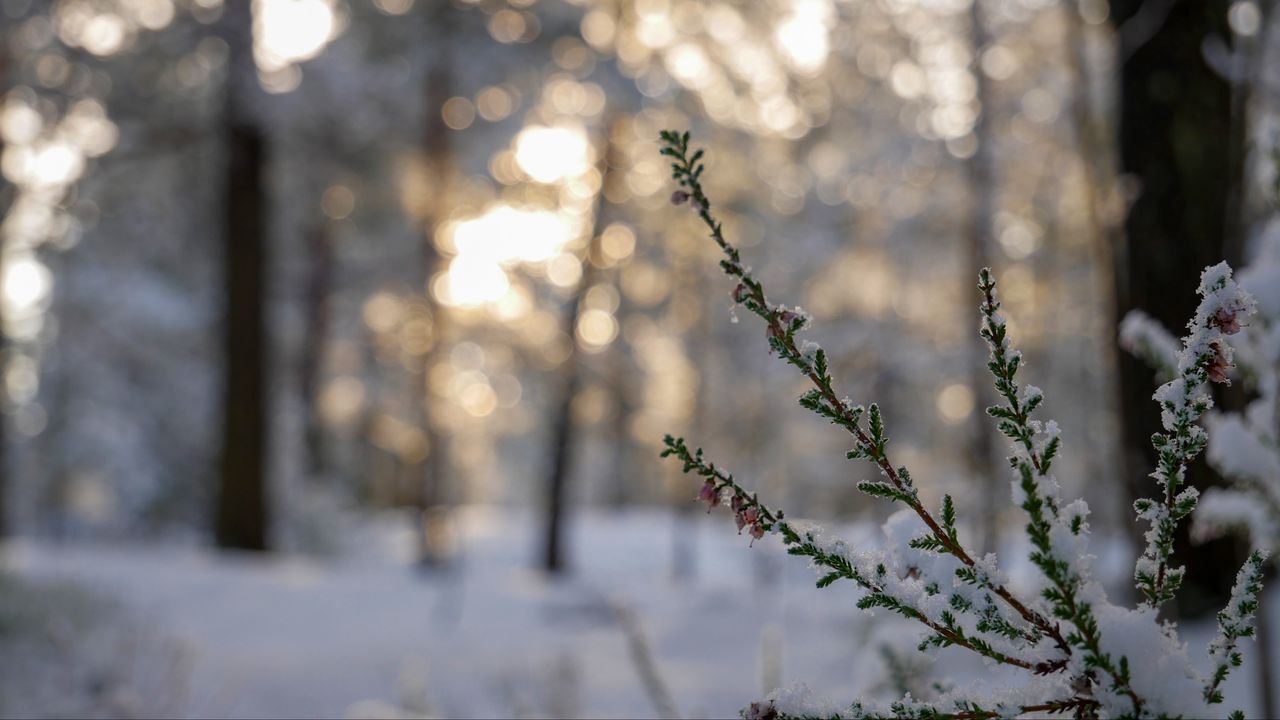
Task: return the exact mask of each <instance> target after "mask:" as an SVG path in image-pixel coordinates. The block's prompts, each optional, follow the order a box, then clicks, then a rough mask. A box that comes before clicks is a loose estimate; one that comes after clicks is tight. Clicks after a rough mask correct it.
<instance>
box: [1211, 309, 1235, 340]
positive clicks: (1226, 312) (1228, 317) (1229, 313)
mask: <svg viewBox="0 0 1280 720" xmlns="http://www.w3.org/2000/svg"><path fill="white" fill-rule="evenodd" d="M1213 320H1214V323H1215V324H1216V325H1217V326H1218V329H1219V330H1221V331H1222V332H1223V334H1225V335H1235V334H1236V333H1238V332H1240V318H1238V317H1236V311H1235V310H1232V309H1230V308H1225V307H1221V308H1218V312H1216V313H1214V315H1213Z"/></svg>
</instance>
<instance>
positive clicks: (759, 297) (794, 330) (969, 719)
mask: <svg viewBox="0 0 1280 720" xmlns="http://www.w3.org/2000/svg"><path fill="white" fill-rule="evenodd" d="M661 140H662V154H663V155H666V156H668V157H670V158H671V160H672V177H673V179H674V180H675V181H676V183H677V185H678V189H677V190H676V191H675V192H674V193H673V194H672V196H671V201H672V203H673V204H675V205H687V206H690V207H691V208H692V209H693V210H694V211H695V212H696V213H697V215H698V217H699V218H700V219H701V220H702V222H703V224H705V225H706V227H707V229H708V230H709V233H710V237H711V240H712V241H713V242H715V243H716V245H717V246H718V247H719V248H720V250H721V251H722V252H723V254H724V258H723V259H722V260H721V261H720V266H721V268H722V269H723V270H724V272H725V273H726V274H727V275H729V276H730V277H731V278H732V279H733V280H735V281H736V286H735V287H734V288H733V290H732V297H733V300H734V302H736V303H737V304H739V305H742V306H743V307H744V308H746V309H747V310H748V311H750V312H751V313H753V314H755V315H757V316H758V317H760V318H761V320H763V321H764V324H765V336H766V339H767V342H768V346H769V349H770V351H771V352H772V353H773V354H775V355H777V356H778V357H780V358H782V359H783V360H784V361H786V362H787V363H788V364H790V365H792V366H794V367H795V368H796V369H797V370H798V371H799V372H800V374H801V375H803V376H804V377H805V378H806V379H807V380H808V381H809V384H810V385H811V388H810V389H809V390H808V391H807V392H805V393H804V394H803V395H802V396H801V398H800V405H801V406H803V407H804V408H806V409H808V410H810V411H811V412H813V413H815V414H817V415H819V416H820V417H823V418H825V419H827V420H828V421H829V422H831V423H833V424H835V425H837V426H838V427H840V428H841V429H843V430H844V431H846V432H847V433H849V435H850V436H851V438H852V441H853V448H852V449H851V450H850V451H849V453H848V457H849V459H851V460H861V461H866V462H868V463H870V464H871V465H872V466H873V467H875V468H876V469H877V471H878V474H879V477H878V478H877V479H873V480H864V481H862V482H860V483H859V484H858V488H859V489H860V490H862V491H863V492H865V493H867V494H869V495H872V496H875V497H879V498H882V499H885V500H888V501H890V502H892V503H901V505H902V506H903V507H902V509H900V510H899V511H898V512H896V513H894V514H893V515H892V516H891V517H890V518H889V519H888V521H887V522H886V523H885V525H884V534H885V542H884V544H883V546H880V547H871V548H855V547H853V546H851V545H850V544H848V543H847V542H845V541H844V540H841V539H840V538H838V537H835V536H833V535H831V534H830V533H828V532H826V531H825V530H823V529H822V528H821V527H819V526H817V525H813V524H809V523H799V522H794V521H792V520H790V519H786V518H784V515H783V513H782V511H781V510H777V511H775V510H771V509H770V508H768V507H766V506H765V505H764V504H763V503H762V502H761V501H760V499H759V498H758V497H757V496H756V495H755V494H754V493H751V492H748V491H747V490H746V489H745V488H743V486H742V485H740V484H739V483H738V482H737V481H736V480H735V479H734V477H733V475H732V473H730V472H728V471H727V470H725V469H724V468H722V467H720V466H718V465H716V464H715V463H711V462H708V461H707V460H705V459H704V457H703V454H702V450H701V449H694V450H691V449H690V448H689V446H688V445H687V444H686V442H685V440H684V439H683V438H675V437H672V436H669V435H668V436H667V437H666V438H664V444H665V449H664V450H663V452H662V455H663V457H673V458H676V459H678V460H679V461H680V462H681V463H682V465H683V470H684V472H685V473H691V474H694V475H697V476H698V477H701V478H702V480H703V485H702V488H701V490H700V491H699V493H698V499H700V500H701V501H703V502H705V503H707V504H708V506H709V510H708V512H710V509H714V508H717V507H720V506H721V505H726V504H727V505H728V507H729V508H730V510H731V511H732V512H733V515H734V518H735V521H736V524H737V526H738V531H739V533H741V532H742V531H744V530H745V531H746V532H747V534H748V535H749V536H750V537H751V538H752V543H754V541H755V540H757V539H760V538H763V537H764V536H765V535H767V534H776V535H778V536H780V538H781V540H782V543H783V544H784V545H785V546H786V547H787V550H788V552H789V553H790V554H792V555H797V556H800V557H807V558H809V560H810V563H811V565H812V566H813V568H814V569H815V570H816V571H817V572H818V574H819V577H818V581H817V585H818V587H819V588H822V587H827V586H829V585H832V584H834V583H837V582H839V581H842V580H848V581H851V582H852V583H853V584H854V585H855V586H856V587H857V588H858V590H859V593H860V594H859V599H858V607H859V608H861V609H863V610H867V611H869V612H872V611H875V610H888V611H890V612H892V613H896V614H898V615H901V616H903V617H905V618H908V619H909V620H912V621H914V622H916V623H918V624H919V626H921V627H922V629H923V631H924V634H923V635H922V639H921V641H920V643H919V649H920V650H921V651H925V650H929V649H940V648H960V649H962V650H964V651H968V652H971V653H974V654H976V655H978V656H980V657H982V658H983V660H984V661H985V662H987V663H989V664H991V665H993V666H997V667H1001V668H1004V669H1005V671H1006V673H1005V674H1004V675H1001V676H1000V677H1002V678H1003V677H1006V676H1012V677H1013V678H1016V679H1017V680H1016V681H1015V682H1013V683H1012V684H1009V683H1005V684H999V685H996V684H988V683H979V684H978V685H974V686H969V687H966V688H963V689H942V688H936V690H937V692H936V693H935V695H936V696H935V697H930V698H916V697H912V696H911V695H906V696H904V697H902V698H900V699H899V700H896V701H893V702H891V703H889V704H886V705H877V704H874V703H872V702H870V701H869V700H865V699H860V700H858V701H856V702H853V703H851V704H849V705H847V706H845V707H843V708H840V707H837V706H835V705H833V704H831V703H828V702H826V701H823V700H820V699H815V698H813V697H811V695H810V694H809V693H808V691H807V689H805V688H804V687H803V686H796V687H792V688H787V689H783V690H779V691H775V692H774V693H773V694H771V695H770V696H769V697H767V698H765V699H763V700H761V701H758V702H755V703H752V704H751V705H750V706H749V707H748V708H746V709H744V710H743V717H744V718H748V719H752V720H780V719H782V718H817V717H821V718H881V717H885V718H888V717H892V718H934V719H937V718H953V719H957V720H982V719H986V718H997V717H1012V716H1017V715H1025V714H1036V715H1046V714H1047V715H1053V714H1068V713H1069V714H1071V715H1073V716H1075V717H1125V718H1145V717H1180V716H1184V715H1189V716H1194V717H1199V716H1204V715H1205V714H1206V712H1207V709H1208V706H1209V705H1210V704H1213V703H1218V702H1221V701H1222V699H1223V698H1222V695H1221V692H1220V691H1219V690H1218V686H1219V685H1220V684H1221V682H1222V678H1224V677H1225V676H1226V673H1227V672H1228V671H1229V669H1230V668H1231V667H1234V666H1235V665H1238V664H1239V659H1240V655H1239V652H1238V650H1237V649H1236V642H1237V640H1238V639H1239V638H1242V637H1248V636H1249V635H1250V634H1251V633H1252V625H1251V622H1252V617H1253V612H1254V610H1255V609H1256V607H1257V593H1258V590H1259V583H1260V577H1261V574H1260V570H1259V567H1260V564H1261V562H1262V560H1261V555H1255V556H1254V557H1251V559H1250V563H1249V564H1247V565H1246V567H1245V568H1244V569H1243V570H1242V571H1241V575H1240V579H1239V580H1238V582H1237V591H1236V592H1235V593H1234V594H1233V596H1232V603H1231V605H1229V606H1228V608H1227V609H1226V610H1224V611H1223V613H1222V614H1221V615H1220V616H1219V624H1220V634H1219V638H1218V639H1217V640H1215V641H1214V643H1212V644H1211V645H1210V657H1211V660H1212V661H1213V663H1214V664H1215V668H1218V669H1216V670H1215V674H1214V675H1213V676H1212V677H1210V678H1208V679H1204V678H1202V677H1201V676H1200V675H1199V674H1198V673H1197V672H1196V671H1195V669H1194V666H1193V665H1192V664H1191V662H1190V660H1189V658H1188V657H1187V653H1186V648H1185V645H1183V644H1182V643H1181V642H1180V641H1179V640H1178V638H1177V635H1176V631H1175V628H1174V627H1173V626H1172V625H1169V624H1165V623H1162V622H1161V621H1159V620H1158V618H1157V610H1156V606H1157V605H1158V604H1159V602H1161V601H1163V600H1164V599H1167V598H1168V597H1169V596H1171V594H1172V593H1173V591H1175V590H1176V589H1177V584H1178V580H1180V578H1181V572H1182V569H1181V568H1172V567H1170V566H1169V559H1170V554H1171V552H1172V547H1171V543H1166V541H1165V538H1166V536H1168V537H1171V532H1172V530H1171V527H1172V524H1174V523H1176V522H1177V520H1180V519H1181V518H1183V517H1185V515H1186V514H1187V513H1189V512H1190V510H1191V508H1193V507H1194V505H1195V502H1194V501H1195V497H1194V494H1192V493H1193V491H1187V490H1181V487H1182V485H1183V484H1184V478H1183V471H1184V466H1185V463H1186V462H1188V461H1189V460H1190V458H1192V457H1194V456H1195V455H1196V454H1198V453H1199V452H1200V451H1201V450H1202V449H1203V448H1204V444H1205V438H1204V431H1203V430H1201V429H1200V428H1199V426H1198V425H1196V421H1197V420H1198V419H1199V418H1200V416H1201V415H1203V414H1204V412H1205V411H1206V410H1208V407H1209V400H1208V396H1207V393H1205V391H1204V389H1203V388H1204V385H1205V383H1206V382H1208V381H1210V380H1212V381H1219V382H1221V381H1225V380H1226V372H1227V370H1228V369H1229V368H1230V367H1231V361H1232V350H1231V348H1230V346H1228V345H1227V344H1226V343H1225V341H1224V336H1225V335H1229V334H1232V333H1234V332H1236V331H1237V330H1238V329H1239V327H1240V324H1241V321H1242V320H1243V319H1244V318H1247V317H1248V316H1249V315H1250V314H1251V313H1252V311H1253V303H1252V300H1251V299H1250V297H1249V295H1248V294H1247V293H1244V292H1243V291H1241V290H1240V289H1239V288H1238V286H1236V284H1235V283H1234V281H1233V280H1232V279H1231V271H1230V268H1228V267H1227V266H1226V265H1225V264H1222V265H1219V266H1215V267H1213V268H1209V269H1207V270H1206V271H1205V275H1204V277H1203V279H1202V284H1201V295H1202V298H1203V299H1202V301H1201V304H1200V308H1199V309H1198V310H1197V313H1196V317H1195V318H1194V319H1193V320H1192V322H1191V323H1190V330H1191V332H1190V333H1189V334H1188V336H1187V337H1186V338H1185V339H1184V341H1183V344H1182V350H1181V351H1180V352H1179V353H1178V354H1177V358H1176V368H1175V369H1176V372H1177V377H1176V378H1174V379H1173V380H1171V381H1170V382H1169V383H1167V384H1166V385H1165V386H1163V387H1162V388H1161V389H1160V391H1158V392H1157V393H1156V398H1157V400H1159V402H1160V404H1161V408H1162V410H1163V411H1164V422H1165V429H1166V432H1165V433H1163V434H1161V435H1158V436H1157V438H1156V440H1155V442H1156V445H1157V448H1158V449H1160V450H1161V452H1162V460H1161V465H1160V467H1159V468H1157V471H1156V473H1155V476H1156V478H1157V480H1158V481H1159V482H1160V484H1161V487H1162V488H1163V489H1164V490H1165V497H1164V498H1162V499H1157V500H1149V501H1145V503H1143V502H1140V505H1141V507H1140V508H1139V513H1140V516H1141V517H1144V518H1146V519H1149V520H1151V521H1152V522H1153V530H1152V532H1151V533H1149V541H1150V542H1149V545H1148V549H1147V552H1146V553H1144V556H1143V558H1142V559H1140V561H1139V573H1138V575H1139V579H1140V585H1141V586H1142V587H1143V589H1144V592H1145V593H1146V594H1147V597H1148V602H1147V603H1145V604H1143V605H1140V606H1139V607H1137V608H1135V609H1127V608H1123V607H1119V606H1116V605H1113V604H1111V603H1110V602H1109V601H1108V600H1107V598H1106V595H1105V593H1104V592H1103V590H1102V589H1101V587H1100V586H1099V585H1098V583H1097V582H1096V581H1094V580H1093V579H1092V577H1091V562H1092V560H1093V556H1092V555H1091V554H1089V552H1088V540H1089V526H1088V523H1087V517H1088V512H1089V511H1088V507H1087V506H1086V505H1085V504H1084V502H1083V501H1080V500H1076V501H1074V502H1070V503H1064V502H1063V501H1062V499H1061V497H1060V495H1061V489H1060V487H1059V485H1058V483H1057V481H1056V480H1055V479H1054V477H1053V475H1052V473H1051V468H1052V466H1053V462H1054V459H1055V457H1056V456H1057V453H1058V451H1059V449H1060V446H1061V441H1060V439H1059V429H1058V426H1057V424H1056V423H1055V422H1053V421H1052V420H1048V421H1043V422H1042V421H1040V420H1036V419H1033V417H1032V416H1033V414H1034V413H1035V412H1036V411H1037V410H1038V409H1040V407H1041V406H1042V405H1043V402H1044V395H1043V393H1042V392H1041V391H1040V390H1039V389H1038V388H1036V387H1034V386H1030V385H1027V386H1022V385H1020V384H1019V382H1018V380H1017V374H1018V371H1019V370H1020V368H1021V366H1022V356H1021V354H1020V353H1018V352H1017V351H1016V350H1013V349H1012V347H1011V343H1010V340H1009V337H1008V328H1007V325H1006V322H1005V320H1004V318H1003V316H1002V315H1001V314H1000V312H999V311H1000V303H999V300H998V297H997V293H996V283H995V280H994V279H993V277H992V275H991V271H990V270H989V269H983V270H982V272H981V273H980V275H979V285H978V287H979V289H980V291H981V293H982V303H981V316H982V322H981V327H980V330H979V332H980V334H981V336H982V337H983V338H984V339H985V340H986V342H987V344H988V346H989V348H990V351H991V356H990V361H989V363H988V367H989V368H990V370H991V373H992V375H993V377H994V380H995V386H996V389H997V391H998V392H999V394H1000V396H1001V398H1003V404H1000V405H996V406H993V407H990V408H988V409H987V413H988V414H989V415H990V416H991V417H992V418H994V419H995V421H996V423H997V427H998V428H999V429H1000V431H1001V432H1002V433H1003V434H1004V435H1005V436H1006V437H1008V438H1009V439H1010V440H1011V441H1012V445H1011V448H1012V449H1011V453H1010V455H1009V465H1010V467H1011V469H1012V470H1013V476H1014V479H1013V483H1012V487H1013V494H1014V499H1015V501H1016V502H1017V504H1018V505H1019V506H1020V507H1021V508H1022V509H1023V511H1024V512H1025V513H1026V517H1027V525H1026V533H1027V537H1028V539H1029V540H1030V546H1031V555H1030V560H1031V562H1032V564H1033V565H1034V566H1035V567H1036V568H1038V570H1039V571H1040V573H1041V574H1042V575H1043V576H1044V579H1045V581H1046V582H1045V583H1042V584H1041V588H1042V589H1041V591H1040V593H1039V595H1037V596H1032V597H1020V596H1019V595H1018V594H1015V593H1014V592H1013V590H1011V589H1010V587H1009V585H1008V580H1007V578H1006V577H1005V575H1004V574H1003V573H1002V572H1001V571H1000V569H999V563H998V561H997V558H996V556H995V554H994V553H992V554H988V555H986V556H985V557H981V558H977V557H974V555H973V554H972V553H971V552H970V551H969V550H968V549H966V548H965V547H964V545H963V543H962V542H961V540H960V537H959V534H958V533H957V531H956V527H957V517H956V509H955V503H954V502H953V501H952V499H951V497H950V496H944V498H943V500H942V503H941V506H940V507H939V508H937V509H936V511H935V510H933V509H931V508H929V507H926V506H925V504H924V502H923V501H922V500H921V498H920V495H919V493H918V491H917V489H916V485H915V482H914V480H913V478H912V477H911V474H910V473H909V472H908V470H907V468H905V467H902V466H897V465H895V464H894V463H893V462H892V461H891V460H890V457H889V450H888V445H889V437H888V434H887V430H886V428H885V423H884V418H883V416H882V415H881V413H880V410H879V408H878V407H877V406H876V405H874V404H871V405H869V406H866V407H864V406H862V405H856V404H854V403H853V402H852V401H851V400H849V399H848V398H846V397H842V396H840V395H839V394H838V393H837V391H836V389H835V383H834V380H833V379H832V377H831V375H830V373H829V370H828V364H827V358H826V354H825V352H824V351H823V350H822V348H821V347H820V346H819V345H818V344H817V343H814V342H812V341H808V340H798V339H797V334H798V333H799V332H801V331H803V330H805V329H806V328H808V327H809V325H810V318H809V316H808V315H806V314H805V313H804V312H803V311H801V310H800V309H799V308H790V307H787V306H785V305H782V304H774V303H772V302H770V301H769V300H768V298H767V296H766V295H765V291H764V287H763V285H762V284H761V283H760V281H759V280H758V279H757V278H756V277H755V275H753V274H752V272H751V270H750V268H748V267H746V266H744V265H743V263H742V258H741V256H740V253H739V251H738V249H737V248H736V247H734V246H733V245H732V244H731V243H730V242H729V241H728V240H727V239H726V238H725V236H724V232H723V227H722V225H721V223H720V221H719V220H717V219H716V216H715V214H714V213H713V212H712V205H711V201H710V200H709V199H708V197H707V195H706V193H705V190H704V188H703V185H702V176H703V173H704V172H705V170H706V167H705V165H704V164H703V162H702V159H703V151H702V150H693V151H691V150H690V147H689V133H687V132H685V133H678V132H671V131H665V132H663V133H662V135H661ZM1143 337H1145V338H1147V340H1146V342H1147V343H1148V344H1149V345H1153V346H1154V347H1157V348H1158V349H1159V352H1161V353H1165V355H1167V354H1168V353H1167V351H1168V350H1169V342H1167V341H1166V340H1165V339H1164V338H1163V336H1160V335H1159V334H1158V333H1156V332H1154V331H1152V330H1151V329H1150V328H1147V330H1146V331H1145V335H1143ZM1171 364H1172V361H1171ZM1130 658H1134V659H1135V662H1133V663H1131V662H1130ZM1138 659H1140V660H1141V662H1137V660H1138Z"/></svg>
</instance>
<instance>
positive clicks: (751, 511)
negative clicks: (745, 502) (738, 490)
mask: <svg viewBox="0 0 1280 720" xmlns="http://www.w3.org/2000/svg"><path fill="white" fill-rule="evenodd" d="M742 519H743V520H746V521H747V524H748V525H749V524H751V523H754V522H756V521H757V520H759V519H760V508H757V507H749V508H747V509H745V510H743V511H742Z"/></svg>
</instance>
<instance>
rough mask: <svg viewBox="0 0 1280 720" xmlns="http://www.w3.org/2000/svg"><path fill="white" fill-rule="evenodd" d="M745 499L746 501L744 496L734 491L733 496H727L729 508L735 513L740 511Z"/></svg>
mask: <svg viewBox="0 0 1280 720" xmlns="http://www.w3.org/2000/svg"><path fill="white" fill-rule="evenodd" d="M746 501H747V500H746V498H744V497H742V496H741V495H739V494H737V493H734V495H733V497H731V498H729V509H730V510H732V511H734V512H735V513H737V512H741V511H742V505H743V503H745V502H746Z"/></svg>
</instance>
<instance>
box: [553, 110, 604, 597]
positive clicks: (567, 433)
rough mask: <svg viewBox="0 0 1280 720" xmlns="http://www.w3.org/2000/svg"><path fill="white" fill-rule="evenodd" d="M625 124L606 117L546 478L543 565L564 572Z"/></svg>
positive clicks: (569, 314) (569, 306)
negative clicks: (588, 300)
mask: <svg viewBox="0 0 1280 720" xmlns="http://www.w3.org/2000/svg"><path fill="white" fill-rule="evenodd" d="M620 127H621V125H620V124H619V123H618V122H617V121H615V120H614V119H612V118H609V119H606V121H605V133H606V138H605V142H604V147H603V148H602V152H603V156H602V158H601V162H600V174H601V179H600V191H599V192H598V193H597V194H596V207H595V219H594V221H593V227H592V228H591V237H590V239H589V240H588V241H587V247H586V250H585V251H584V252H583V254H582V278H581V279H579V280H578V287H577V288H576V289H575V290H574V292H573V295H571V296H570V298H569V302H568V303H566V304H565V314H564V329H565V333H566V334H567V335H568V337H569V354H568V357H566V358H565V360H564V362H563V363H561V365H560V377H561V383H562V385H561V390H560V397H559V400H558V401H557V402H556V404H555V406H554V410H553V413H554V414H553V415H552V423H551V427H552V431H551V433H552V434H551V457H550V464H549V467H548V472H547V482H546V486H545V488H546V493H547V497H546V503H545V509H546V518H545V522H544V526H543V533H544V534H543V544H542V568H543V569H544V570H546V571H547V572H548V573H552V574H556V573H559V572H561V571H562V570H564V524H565V522H564V518H565V503H566V496H567V495H568V492H569V489H568V486H569V480H570V478H571V476H572V474H573V460H574V457H573V455H574V450H575V449H576V446H577V439H578V434H577V432H576V430H577V428H576V427H575V426H574V423H573V399H574V398H575V397H577V395H578V388H579V387H580V386H581V385H582V367H581V363H580V362H579V352H578V340H577V328H578V318H579V315H580V311H581V308H582V299H583V297H584V296H585V295H586V294H587V290H590V289H591V286H592V285H593V284H594V283H595V281H596V276H597V275H598V270H597V266H596V263H595V262H592V258H598V257H600V234H601V232H602V231H603V230H604V226H605V216H606V214H607V213H606V212H605V208H606V206H607V204H608V201H607V200H606V199H605V195H604V188H605V186H606V184H607V183H608V182H609V168H610V163H611V162H614V163H616V162H617V159H616V155H617V153H616V152H615V150H614V145H613V136H614V133H615V132H618V131H619V128H620Z"/></svg>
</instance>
